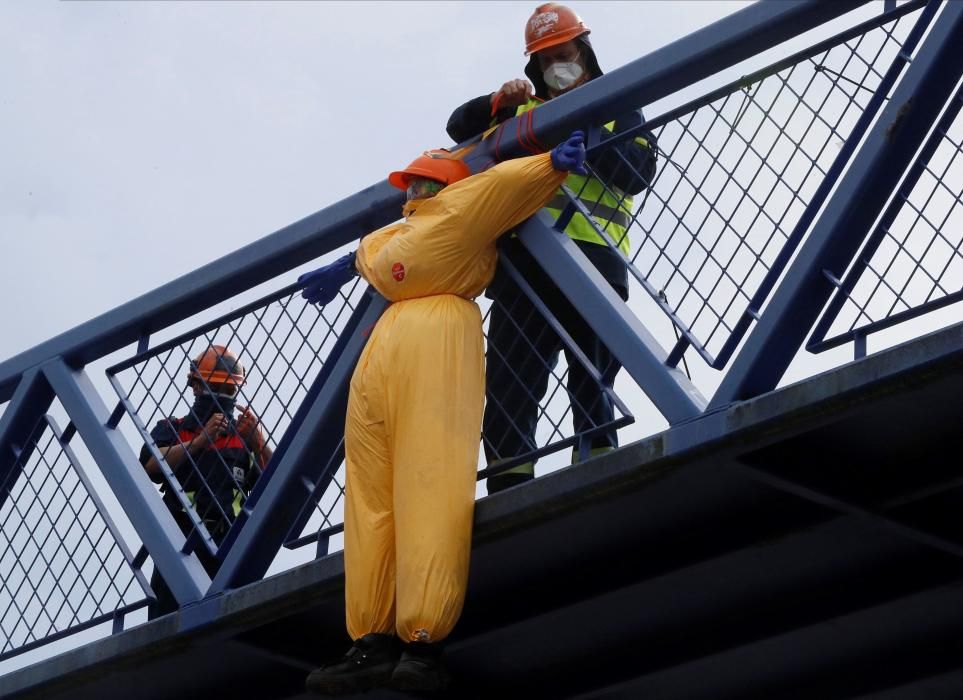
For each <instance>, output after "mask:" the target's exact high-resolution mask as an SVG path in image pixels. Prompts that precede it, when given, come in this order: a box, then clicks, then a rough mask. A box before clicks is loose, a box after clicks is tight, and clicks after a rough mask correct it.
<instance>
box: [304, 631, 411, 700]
mask: <svg viewBox="0 0 963 700" xmlns="http://www.w3.org/2000/svg"><path fill="white" fill-rule="evenodd" d="M398 654H399V650H398V638H397V637H396V636H394V635H393V634H373V633H372V634H366V635H365V636H363V637H362V638H361V639H358V640H356V641H355V643H354V644H352V645H351V648H350V649H348V653H347V654H345V655H344V656H342V657H341V660H340V661H336V662H335V663H333V664H326V665H324V666H322V667H321V668H317V669H315V670H313V671H311V674H310V675H309V676H308V678H307V680H306V681H305V683H304V685H305V687H306V688H307V689H308V690H309V691H311V692H313V693H318V694H320V695H350V694H352V693H360V692H363V691H366V690H371V689H372V688H376V687H378V686H382V685H384V684H385V683H386V682H387V681H388V679H389V678H391V672H392V671H393V670H394V668H395V664H397V663H398Z"/></svg>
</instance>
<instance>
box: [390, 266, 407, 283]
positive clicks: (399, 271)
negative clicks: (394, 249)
mask: <svg viewBox="0 0 963 700" xmlns="http://www.w3.org/2000/svg"><path fill="white" fill-rule="evenodd" d="M391 276H392V277H394V278H395V281H396V282H401V281H402V280H403V279H404V278H405V266H404V265H402V264H401V263H400V262H396V263H395V264H394V265H392V266H391Z"/></svg>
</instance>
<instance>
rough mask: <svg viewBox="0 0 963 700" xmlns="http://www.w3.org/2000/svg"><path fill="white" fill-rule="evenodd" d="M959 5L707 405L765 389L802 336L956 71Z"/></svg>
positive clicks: (917, 61) (948, 13) (944, 17)
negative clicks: (830, 275)
mask: <svg viewBox="0 0 963 700" xmlns="http://www.w3.org/2000/svg"><path fill="white" fill-rule="evenodd" d="M961 42H963V3H959V2H957V3H947V4H946V5H945V6H944V7H943V12H942V13H941V14H940V16H939V17H938V18H937V20H936V22H935V23H934V24H933V27H932V29H931V31H930V33H929V35H928V36H927V37H926V39H925V40H924V42H923V44H922V46H921V47H920V50H919V52H918V54H917V56H916V57H915V58H914V59H913V62H912V63H911V64H910V65H909V68H908V69H907V71H906V74H905V75H904V77H903V79H902V81H900V83H899V84H898V85H897V87H896V89H895V91H894V92H893V96H892V98H891V99H890V101H889V104H887V105H886V107H885V109H884V110H883V112H882V113H881V115H880V118H879V121H878V122H877V123H876V124H875V125H874V127H873V129H872V130H871V131H870V133H869V135H868V136H867V137H866V141H865V143H864V144H863V147H862V149H861V150H860V151H859V153H858V154H857V155H856V157H855V158H854V160H853V161H852V163H851V164H850V168H849V170H848V171H847V173H846V175H845V176H844V177H843V179H842V180H841V181H840V183H839V186H838V187H837V189H836V192H835V193H834V195H833V196H832V198H831V199H830V200H829V202H828V203H827V204H826V208H825V210H824V212H823V215H822V216H821V217H820V219H819V220H818V221H817V222H816V224H815V226H814V227H813V230H812V232H811V234H810V235H809V238H808V239H807V240H806V241H805V243H804V244H803V246H802V247H801V249H800V251H799V254H798V256H797V258H796V260H795V262H794V263H793V264H792V266H791V267H790V268H789V270H788V271H787V272H786V277H785V279H784V280H783V282H782V284H781V285H780V286H779V288H778V289H777V290H776V293H775V294H774V295H773V297H772V300H771V301H770V303H769V306H768V307H767V308H766V310H765V311H764V313H763V314H762V317H761V318H760V320H759V323H758V325H757V326H756V328H755V329H754V330H753V332H752V333H751V335H750V336H749V338H748V339H747V340H746V343H745V345H744V347H743V349H742V351H741V352H740V353H739V356H738V358H737V359H736V361H735V362H734V363H733V365H732V367H731V368H730V370H729V372H728V373H727V374H726V376H725V378H724V379H723V381H722V383H721V384H720V386H719V388H718V390H717V391H716V394H715V396H714V397H713V399H712V401H711V403H710V405H709V408H710V409H715V408H718V407H721V406H724V405H726V404H728V403H731V402H733V401H739V400H744V399H748V398H752V397H754V396H758V395H760V394H763V393H765V392H767V391H771V390H772V389H774V388H775V387H776V385H777V384H778V383H779V380H780V379H781V378H782V376H783V374H784V373H785V371H786V369H787V368H788V367H789V364H790V363H791V362H792V360H793V358H794V357H795V356H796V352H797V351H798V350H799V348H800V347H801V346H802V344H803V343H804V342H805V339H806V336H807V335H808V333H809V331H810V329H811V328H812V326H813V324H814V323H816V321H817V320H818V318H819V315H820V313H821V312H822V309H823V307H824V306H825V305H826V303H827V301H829V299H830V296H831V295H832V293H833V292H834V291H835V289H836V287H835V286H833V285H832V284H831V283H830V282H829V281H828V280H827V279H826V277H825V276H824V274H823V271H824V270H828V271H829V272H830V273H831V274H832V275H834V276H835V277H836V278H841V277H842V276H843V273H844V272H845V270H846V269H847V268H848V267H849V264H850V263H851V261H852V260H853V258H854V256H856V255H857V253H858V251H859V248H860V246H861V245H862V242H863V240H864V238H865V237H866V236H867V235H869V233H870V231H871V227H872V225H873V223H874V222H875V221H876V219H877V217H878V215H879V213H880V212H882V211H883V208H884V206H885V204H886V201H887V200H888V199H889V197H890V195H891V193H892V192H894V190H895V189H896V187H897V185H898V183H899V181H900V179H901V178H902V176H903V173H904V172H905V170H906V168H907V167H909V165H910V164H911V162H912V160H913V157H914V156H915V155H916V152H917V150H918V149H919V147H920V145H921V144H922V143H923V140H924V139H925V137H926V135H927V133H929V130H930V127H932V126H933V124H934V123H936V121H937V119H938V117H939V115H940V112H941V111H942V109H943V107H944V105H945V104H946V103H947V101H948V100H949V99H950V97H951V96H952V94H953V89H954V88H955V87H956V83H957V82H958V80H959V78H960V75H961V73H963V51H960V48H959V47H960V43H961Z"/></svg>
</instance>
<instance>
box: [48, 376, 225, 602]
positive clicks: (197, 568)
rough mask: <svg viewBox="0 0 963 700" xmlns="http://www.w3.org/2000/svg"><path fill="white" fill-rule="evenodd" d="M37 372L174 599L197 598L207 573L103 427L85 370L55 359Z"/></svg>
mask: <svg viewBox="0 0 963 700" xmlns="http://www.w3.org/2000/svg"><path fill="white" fill-rule="evenodd" d="M43 373H44V375H45V376H46V378H47V380H48V381H49V382H50V386H51V387H52V388H53V390H54V391H55V392H56V393H57V398H58V399H60V402H61V403H62V404H63V407H64V409H65V410H66V411H67V414H68V415H69V416H70V419H71V420H72V421H73V422H74V424H75V425H76V426H77V431H78V432H79V433H80V436H81V438H83V441H84V445H86V446H87V449H88V450H89V451H90V454H91V456H92V457H93V458H94V461H95V462H96V463H97V466H98V467H100V470H101V472H103V474H104V478H106V479H107V483H108V484H110V488H111V489H112V490H113V492H114V494H115V495H116V496H117V500H118V501H119V502H120V504H121V506H122V507H123V508H124V512H125V513H126V514H127V517H128V518H129V519H130V522H131V525H133V526H134V529H135V530H136V531H137V534H138V536H139V537H140V538H141V541H142V542H143V543H144V545H145V546H146V547H147V549H148V551H149V552H150V554H151V557H152V558H153V560H154V565H155V566H156V567H158V568H159V569H160V572H161V574H162V575H163V577H164V581H165V582H166V583H167V585H168V586H169V587H170V589H171V592H172V593H173V594H174V597H175V598H176V599H177V602H178V603H180V604H181V605H184V604H185V603H190V602H193V601H195V600H199V599H200V598H201V597H202V596H203V595H204V591H206V590H207V587H208V585H209V584H210V578H209V577H208V575H207V572H206V571H204V567H203V566H201V563H200V561H198V559H197V557H195V556H194V555H193V554H190V555H188V554H184V553H183V552H181V549H182V548H183V546H184V541H185V540H184V533H182V532H181V530H180V528H179V527H178V526H177V523H176V522H174V517H173V516H172V515H171V513H170V511H169V510H167V506H165V505H164V502H163V500H161V497H160V495H159V494H158V493H157V489H156V488H155V487H154V484H153V483H152V482H151V480H150V478H148V476H147V473H146V472H145V471H144V469H143V467H141V465H140V463H139V462H138V461H137V458H136V457H135V456H134V454H133V452H132V451H131V448H130V445H128V444H127V443H126V441H125V440H124V437H123V436H122V435H121V434H120V433H118V432H117V431H116V430H111V429H108V428H107V421H108V419H109V418H110V411H109V410H108V409H107V406H106V405H105V404H104V402H103V399H101V397H100V394H98V393H97V390H96V389H95V388H94V385H93V384H92V383H91V381H90V378H89V377H88V376H87V373H86V372H84V371H83V370H77V371H75V370H72V369H71V368H70V367H68V366H67V365H66V364H65V363H64V362H63V360H59V359H57V360H51V361H50V362H48V363H46V364H44V365H43Z"/></svg>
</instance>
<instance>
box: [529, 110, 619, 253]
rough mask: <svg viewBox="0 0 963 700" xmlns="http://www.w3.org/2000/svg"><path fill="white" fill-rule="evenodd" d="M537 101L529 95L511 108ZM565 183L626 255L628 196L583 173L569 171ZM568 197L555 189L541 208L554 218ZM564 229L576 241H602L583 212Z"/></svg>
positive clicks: (599, 243)
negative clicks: (555, 191)
mask: <svg viewBox="0 0 963 700" xmlns="http://www.w3.org/2000/svg"><path fill="white" fill-rule="evenodd" d="M540 104H542V103H541V101H540V100H534V99H531V100H529V101H528V102H527V103H525V104H523V105H521V106H520V107H519V108H518V109H517V110H515V116H518V115H520V114H524V113H525V112H527V111H529V110H532V109H535V108H536V107H538V106H539V105H540ZM605 128H606V129H608V130H609V131H615V122H609V123H608V124H606V125H605ZM565 185H566V186H567V187H568V188H569V189H570V190H572V192H573V193H574V194H575V196H576V197H578V198H579V200H581V202H582V204H584V205H585V208H586V209H588V210H589V212H591V214H592V218H593V219H595V221H596V223H597V224H598V226H599V228H600V229H602V231H604V232H605V234H606V235H607V236H608V237H609V238H610V239H611V240H612V242H613V243H615V245H616V246H618V248H619V249H620V250H621V251H622V252H623V253H625V254H626V255H628V254H629V250H630V248H629V237H628V229H629V223H630V222H631V219H632V197H631V196H630V195H627V194H625V193H623V192H622V191H621V190H619V189H618V188H617V187H615V186H614V185H610V186H609V188H608V190H607V189H606V187H605V185H603V184H602V183H601V182H600V181H599V180H597V179H596V178H594V177H587V176H585V175H574V174H571V173H569V175H568V177H566V178H565ZM568 201H569V200H568V197H567V196H566V195H565V193H564V192H563V191H562V190H559V191H558V193H557V194H556V195H555V197H554V198H553V199H552V201H550V202H549V203H548V204H547V205H546V206H545V210H546V211H548V212H549V213H550V214H551V215H552V218H553V219H555V220H556V221H557V220H558V217H560V216H561V215H562V210H563V209H564V208H565V207H566V205H567V204H568ZM565 233H566V234H567V235H568V237H569V238H573V239H575V240H577V241H587V242H589V243H595V244H597V245H606V243H605V241H604V240H603V239H602V237H601V236H600V235H599V232H598V230H597V229H596V228H595V227H594V226H593V225H592V224H590V223H589V222H588V221H586V220H585V217H584V216H579V215H576V216H573V217H572V219H571V221H569V223H568V226H566V227H565Z"/></svg>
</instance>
